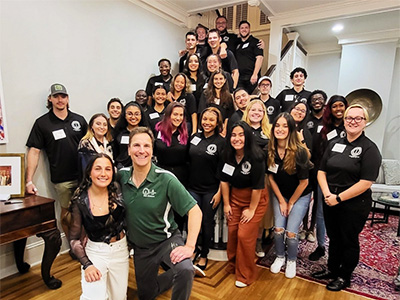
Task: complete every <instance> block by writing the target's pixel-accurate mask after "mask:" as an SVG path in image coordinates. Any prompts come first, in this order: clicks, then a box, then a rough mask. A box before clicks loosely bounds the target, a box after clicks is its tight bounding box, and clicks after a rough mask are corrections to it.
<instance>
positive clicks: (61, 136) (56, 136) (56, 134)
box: [53, 129, 67, 141]
mask: <svg viewBox="0 0 400 300" xmlns="http://www.w3.org/2000/svg"><path fill="white" fill-rule="evenodd" d="M53 136H54V139H55V140H56V141H57V140H61V139H65V138H66V137H67V135H66V134H65V131H64V129H58V130H54V131H53Z"/></svg>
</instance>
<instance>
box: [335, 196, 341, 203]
mask: <svg viewBox="0 0 400 300" xmlns="http://www.w3.org/2000/svg"><path fill="white" fill-rule="evenodd" d="M336 201H337V202H338V203H340V202H342V199H340V196H339V194H337V195H336Z"/></svg>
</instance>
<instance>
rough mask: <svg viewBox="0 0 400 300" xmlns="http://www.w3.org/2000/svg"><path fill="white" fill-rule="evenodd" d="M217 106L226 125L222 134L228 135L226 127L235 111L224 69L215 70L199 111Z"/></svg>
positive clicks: (200, 103) (203, 95) (201, 98)
mask: <svg viewBox="0 0 400 300" xmlns="http://www.w3.org/2000/svg"><path fill="white" fill-rule="evenodd" d="M209 106H215V107H217V108H218V109H219V110H220V111H221V114H222V119H223V122H224V127H223V130H222V132H221V135H222V136H225V135H226V127H227V125H228V119H229V118H230V117H231V116H232V114H233V113H234V110H235V108H234V106H233V101H232V95H231V94H230V93H229V90H228V83H227V77H226V74H225V73H224V72H223V71H222V70H219V71H215V72H214V73H213V74H212V75H211V77H210V80H209V81H208V84H207V88H206V89H205V90H204V92H203V94H202V95H201V97H200V102H199V108H198V112H199V113H201V112H202V111H203V110H204V109H205V108H206V107H209Z"/></svg>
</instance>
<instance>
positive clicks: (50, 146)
mask: <svg viewBox="0 0 400 300" xmlns="http://www.w3.org/2000/svg"><path fill="white" fill-rule="evenodd" d="M87 127H88V125H87V123H86V120H85V118H84V117H82V116H80V115H78V114H76V113H73V112H71V111H68V115H67V117H66V118H65V119H64V120H61V119H60V118H58V117H57V116H56V115H55V114H54V113H53V110H50V111H49V112H48V113H46V114H44V115H43V116H41V117H40V118H38V119H37V120H36V121H35V124H34V125H33V127H32V130H31V133H30V134H29V137H28V141H27V142H26V146H27V147H34V148H36V149H39V150H42V149H43V150H45V152H46V154H47V157H48V158H49V165H50V176H51V181H52V182H53V183H60V182H65V181H70V180H77V179H78V144H79V141H80V140H81V138H82V137H83V136H84V135H85V134H86V132H87Z"/></svg>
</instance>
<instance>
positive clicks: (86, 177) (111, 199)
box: [71, 153, 118, 226]
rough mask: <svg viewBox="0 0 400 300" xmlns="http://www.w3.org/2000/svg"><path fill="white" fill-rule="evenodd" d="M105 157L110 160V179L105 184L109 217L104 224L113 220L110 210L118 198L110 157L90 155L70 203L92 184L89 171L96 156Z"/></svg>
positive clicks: (98, 156) (96, 154) (98, 155)
mask: <svg viewBox="0 0 400 300" xmlns="http://www.w3.org/2000/svg"><path fill="white" fill-rule="evenodd" d="M102 157H104V158H106V159H108V160H109V161H110V163H111V167H112V174H113V175H112V179H111V182H110V184H109V185H108V186H107V190H108V209H109V212H110V214H109V217H108V219H107V221H106V226H107V225H108V224H110V223H111V222H112V221H113V217H112V214H111V212H112V211H113V210H114V208H113V207H114V204H117V198H118V189H117V185H116V184H115V167H114V163H113V161H112V159H111V158H110V156H108V155H107V154H105V153H95V154H93V155H92V156H91V157H90V160H89V163H88V165H87V166H86V169H85V171H84V173H83V179H82V181H81V183H80V185H79V187H78V188H77V189H76V190H75V192H74V195H73V196H72V199H71V203H73V202H75V201H77V199H78V198H79V197H80V196H81V195H82V194H83V193H85V192H86V193H87V192H88V190H89V188H90V186H91V185H92V179H91V178H90V173H91V172H92V169H93V165H94V163H95V161H96V160H97V159H98V158H102Z"/></svg>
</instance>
